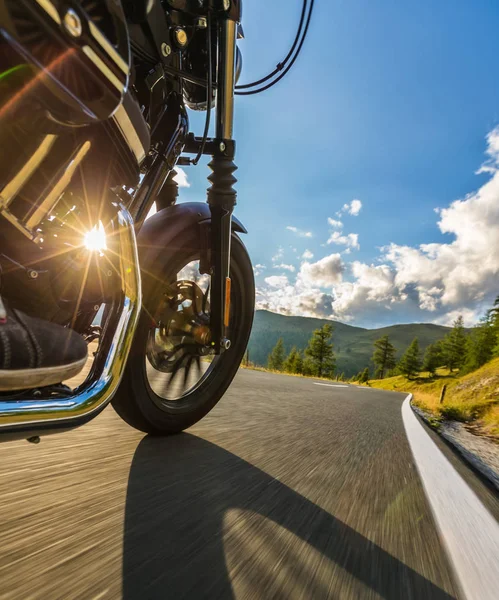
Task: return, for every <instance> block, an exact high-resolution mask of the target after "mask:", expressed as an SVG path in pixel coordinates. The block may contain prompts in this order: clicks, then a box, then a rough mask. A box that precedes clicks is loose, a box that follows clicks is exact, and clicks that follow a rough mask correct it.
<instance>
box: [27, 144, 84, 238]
mask: <svg viewBox="0 0 499 600" xmlns="http://www.w3.org/2000/svg"><path fill="white" fill-rule="evenodd" d="M91 146H92V144H91V143H90V142H89V141H86V142H85V143H84V144H82V146H81V147H80V148H79V149H78V150H77V152H76V153H75V154H74V155H73V157H72V158H71V161H70V162H69V164H68V165H67V166H66V168H65V169H64V173H63V174H62V175H61V176H60V177H59V179H58V181H57V183H56V184H55V185H54V187H53V188H52V189H51V190H50V192H49V193H48V194H47V195H46V196H45V198H44V199H43V200H42V201H41V202H40V203H39V204H37V205H36V207H35V209H34V211H33V212H32V214H30V215H29V217H28V218H27V219H23V223H24V224H25V225H26V227H27V228H28V229H34V228H35V227H36V226H37V225H39V224H40V221H41V220H42V219H43V217H44V216H45V215H46V214H48V213H49V212H50V211H51V210H52V208H53V207H54V205H55V203H56V202H57V200H59V197H60V195H61V194H62V192H63V191H64V190H65V189H66V187H67V186H68V185H69V182H70V181H71V179H72V177H73V175H74V173H75V171H76V169H77V168H78V166H79V165H80V163H81V161H82V160H83V159H84V158H85V156H86V154H87V152H88V151H89V150H90V147H91Z"/></svg>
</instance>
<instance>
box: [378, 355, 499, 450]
mask: <svg viewBox="0 0 499 600" xmlns="http://www.w3.org/2000/svg"><path fill="white" fill-rule="evenodd" d="M444 384H445V385H446V386H447V391H446V394H445V399H444V402H443V404H440V393H441V391H442V386H443V385H444ZM369 385H370V386H371V387H376V388H380V389H383V390H393V391H397V392H411V393H412V394H413V399H414V402H415V403H416V404H417V405H418V406H419V407H421V408H423V409H424V410H426V411H429V412H432V413H434V414H435V416H437V417H444V418H446V419H452V420H457V421H463V422H465V423H471V424H473V425H475V426H477V427H478V431H479V432H480V433H485V434H487V435H490V436H491V437H492V438H494V439H495V440H497V441H499V358H495V359H493V360H491V361H490V362H488V363H486V364H485V365H483V367H480V369H478V370H477V371H474V372H473V373H469V374H468V375H459V373H452V374H451V373H449V372H448V371H447V370H446V369H439V370H438V376H437V377H435V378H430V377H429V374H428V373H420V376H419V377H418V378H416V379H413V380H410V381H409V380H408V379H406V378H405V377H403V376H402V375H398V376H397V377H389V378H386V379H377V380H374V381H370V382H369Z"/></svg>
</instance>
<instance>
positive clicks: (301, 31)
mask: <svg viewBox="0 0 499 600" xmlns="http://www.w3.org/2000/svg"><path fill="white" fill-rule="evenodd" d="M314 1H315V0H311V1H310V6H309V12H308V16H307V20H306V23H305V28H303V22H304V20H305V14H306V9H307V0H303V8H302V13H301V18H300V24H299V25H298V31H297V32H296V36H295V39H294V41H293V45H292V46H291V49H290V50H289V52H288V54H287V56H286V58H285V59H284V60H283V61H282V62H280V63H278V64H277V66H276V68H275V69H274V71H273V72H272V73H269V74H268V75H266V76H265V77H263V78H262V79H259V80H258V81H253V82H252V83H247V84H245V85H237V86H236V87H235V90H236V91H235V94H236V95H238V96H251V95H254V94H259V93H261V92H264V91H266V90H268V89H270V88H271V87H273V86H274V85H276V83H279V81H281V79H283V78H284V77H285V76H286V75H287V73H288V72H289V70H290V69H291V67H292V66H293V65H294V63H295V62H296V59H297V58H298V56H299V54H300V52H301V49H302V47H303V44H304V42H305V39H306V37H307V33H308V28H309V25H310V20H311V18H312V12H313V10H314ZM302 34H303V35H302ZM300 37H301V41H300V43H299V44H298V40H299V39H300ZM297 44H298V48H297ZM295 49H296V53H295V55H294V56H293V58H292V59H291V56H292V54H293V52H294V51H295ZM290 59H291V62H290V63H289V64H288V65H287V63H288V61H289V60H290ZM286 65H287V66H286ZM285 67H286V68H285ZM283 69H284V70H283ZM278 73H280V75H279V76H278V77H277V78H276V79H274V80H273V81H271V82H270V83H268V84H267V85H265V86H263V87H260V88H258V89H251V88H255V87H257V86H259V85H261V84H262V83H265V82H267V81H269V79H272V77H274V76H275V75H277V74H278ZM239 90H248V91H239Z"/></svg>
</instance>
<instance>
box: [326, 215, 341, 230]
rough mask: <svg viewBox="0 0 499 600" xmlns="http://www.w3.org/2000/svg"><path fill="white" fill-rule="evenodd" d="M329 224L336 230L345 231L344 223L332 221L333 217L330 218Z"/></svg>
mask: <svg viewBox="0 0 499 600" xmlns="http://www.w3.org/2000/svg"><path fill="white" fill-rule="evenodd" d="M327 222H328V223H329V225H331V227H334V228H335V229H343V223H342V222H341V221H336V219H332V218H331V217H329V218H328V220H327Z"/></svg>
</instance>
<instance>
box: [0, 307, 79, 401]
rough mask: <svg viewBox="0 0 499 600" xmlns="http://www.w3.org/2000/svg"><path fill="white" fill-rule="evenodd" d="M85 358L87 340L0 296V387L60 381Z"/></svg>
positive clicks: (28, 386)
mask: <svg viewBox="0 0 499 600" xmlns="http://www.w3.org/2000/svg"><path fill="white" fill-rule="evenodd" d="M86 360H87V344H86V342H85V340H84V339H83V338H82V337H81V336H80V335H78V334H77V333H76V332H75V331H73V330H72V329H66V328H65V327H61V326H60V325H56V324H54V323H50V322H48V321H43V320H42V319H36V318H34V317H30V316H28V315H26V314H25V313H22V312H21V311H18V310H16V309H15V308H11V307H10V306H9V305H8V304H7V303H6V302H4V301H2V298H1V297H0V391H2V392H6V391H13V390H24V389H32V388H38V387H44V386H48V385H54V384H56V383H61V382H63V381H66V380H67V379H71V377H74V376H75V375H78V373H79V372H80V371H81V370H82V369H83V367H84V365H85V362H86Z"/></svg>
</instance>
